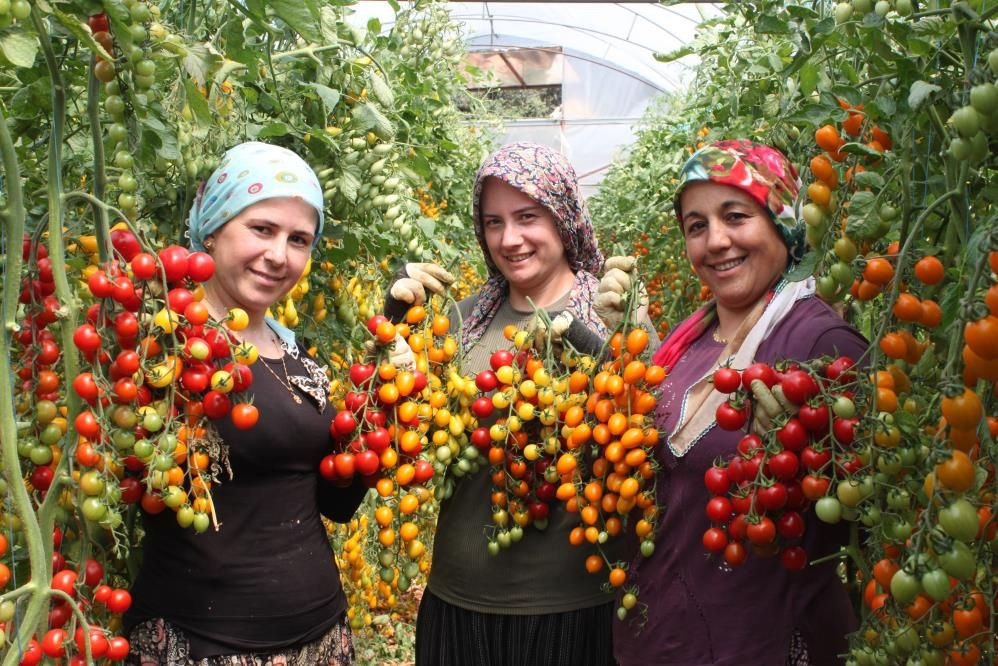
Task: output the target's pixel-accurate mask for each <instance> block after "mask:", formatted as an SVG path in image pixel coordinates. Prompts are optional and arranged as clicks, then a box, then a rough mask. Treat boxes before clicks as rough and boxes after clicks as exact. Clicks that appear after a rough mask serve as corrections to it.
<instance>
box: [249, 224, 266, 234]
mask: <svg viewBox="0 0 998 666" xmlns="http://www.w3.org/2000/svg"><path fill="white" fill-rule="evenodd" d="M250 229H252V230H253V231H255V232H257V233H258V234H264V235H270V233H271V230H270V227H269V226H268V225H266V224H254V225H253V226H252V227H250Z"/></svg>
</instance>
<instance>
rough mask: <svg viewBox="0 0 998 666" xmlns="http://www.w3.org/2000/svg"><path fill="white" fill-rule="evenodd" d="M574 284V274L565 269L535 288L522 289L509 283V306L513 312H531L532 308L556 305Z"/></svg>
mask: <svg viewBox="0 0 998 666" xmlns="http://www.w3.org/2000/svg"><path fill="white" fill-rule="evenodd" d="M574 284H575V273H573V272H572V271H571V270H568V269H567V267H566V270H565V272H564V273H561V274H559V275H558V276H556V277H554V278H552V279H550V280H548V281H547V282H544V283H542V284H539V285H537V286H531V287H523V286H516V285H514V284H512V283H510V285H509V304H510V305H511V306H513V309H514V310H523V311H526V310H531V309H533V308H534V307H537V308H546V307H548V306H549V305H552V304H554V303H557V302H558V300H560V299H561V297H562V296H564V295H565V292H566V291H568V290H569V289H571V288H572V285H574ZM528 299H529V300H528ZM531 303H533V305H531Z"/></svg>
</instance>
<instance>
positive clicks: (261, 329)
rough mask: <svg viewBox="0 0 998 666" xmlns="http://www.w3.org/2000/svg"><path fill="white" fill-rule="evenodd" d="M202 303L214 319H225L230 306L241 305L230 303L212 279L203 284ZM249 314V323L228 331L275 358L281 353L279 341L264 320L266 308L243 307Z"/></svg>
mask: <svg viewBox="0 0 998 666" xmlns="http://www.w3.org/2000/svg"><path fill="white" fill-rule="evenodd" d="M204 303H205V305H207V306H208V312H209V313H210V314H211V316H212V318H213V319H215V320H216V321H225V319H226V318H227V317H228V315H229V310H231V309H232V308H237V307H241V306H239V305H230V304H229V303H228V302H227V299H226V298H225V297H224V295H223V294H221V293H219V291H218V290H217V289H215V288H214V285H213V284H212V281H210V280H209V281H208V282H206V283H205V284H204ZM243 310H244V311H245V312H246V314H247V315H249V324H248V325H247V326H246V328H244V329H243V330H241V331H230V332H231V333H232V335H234V336H235V337H236V339H237V340H239V341H240V342H248V343H250V344H252V345H253V346H255V347H256V348H257V350H258V351H259V352H260V354H261V355H262V356H266V357H268V358H275V357H277V356H280V355H281V353H282V350H281V346H280V343H279V342H278V341H277V334H276V333H274V331H273V330H271V328H270V326H268V325H267V322H266V310H264V311H262V312H261V311H257V310H252V311H251V310H248V309H246V308H243Z"/></svg>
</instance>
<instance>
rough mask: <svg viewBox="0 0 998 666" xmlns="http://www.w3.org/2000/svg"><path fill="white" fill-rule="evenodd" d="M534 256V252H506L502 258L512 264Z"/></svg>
mask: <svg viewBox="0 0 998 666" xmlns="http://www.w3.org/2000/svg"><path fill="white" fill-rule="evenodd" d="M532 256H534V253H533V252H526V253H524V254H504V255H502V258H503V259H505V260H506V261H507V262H509V263H511V264H519V263H522V262H524V261H526V260H527V259H530V257H532Z"/></svg>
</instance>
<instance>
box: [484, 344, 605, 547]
mask: <svg viewBox="0 0 998 666" xmlns="http://www.w3.org/2000/svg"><path fill="white" fill-rule="evenodd" d="M504 334H505V336H506V337H507V339H509V340H511V341H512V342H513V345H514V346H513V349H512V350H510V349H499V350H496V351H495V352H493V353H492V355H491V356H490V357H489V368H488V369H486V370H482V371H481V372H479V373H478V374H477V375H476V376H475V386H476V387H477V390H478V391H480V392H481V393H480V395H479V397H477V398H476V399H475V400H474V402H472V404H471V410H472V413H473V414H474V415H475V417H476V418H478V419H482V420H483V421H484V420H492V423H491V425H490V426H488V427H486V426H484V425H481V426H479V427H478V428H476V429H475V430H474V431H473V432H472V434H471V441H472V443H473V444H474V445H475V446H476V447H478V449H479V450H480V451H481V452H482V453H483V454H484V455H485V457H486V458H487V459H488V462H489V465H490V471H491V482H492V493H491V497H490V500H491V502H492V523H493V524H492V526H490V528H489V529H488V532H489V533H490V538H489V542H488V550H489V552H490V553H491V554H493V555H498V554H499V552H500V550H501V549H503V548H508V547H510V545H511V544H513V543H516V542H518V541H520V540H521V539H522V538H523V535H524V532H523V530H524V529H525V528H526V527H528V526H530V525H533V526H534V527H535V528H536V529H539V530H543V529H545V528H546V527H547V522H548V516H549V515H550V512H551V504H552V502H554V500H555V494H556V490H557V483H558V481H559V479H561V478H562V477H564V476H565V475H570V474H571V472H572V471H573V470H574V469H575V468H576V466H577V464H578V452H577V451H576V450H577V449H578V448H579V446H580V445H581V444H582V441H578V442H576V441H575V440H574V439H571V437H570V436H568V437H566V435H565V429H566V428H568V429H574V428H576V427H577V426H578V425H579V424H580V423H581V422H582V416H583V411H582V406H581V405H582V404H583V403H584V401H585V398H586V391H587V389H588V387H589V376H588V375H586V374H585V373H584V372H582V371H579V370H577V371H575V372H574V373H572V374H571V375H568V374H567V373H564V374H563V373H562V372H558V370H555V371H554V372H555V373H556V374H553V373H552V371H551V370H549V367H552V366H551V365H550V364H549V366H547V367H546V366H545V363H544V361H543V360H542V359H541V358H540V357H539V356H538V355H536V354H534V353H533V352H532V350H531V346H532V339H531V336H530V335H529V334H528V333H527V331H521V330H517V329H516V328H515V327H513V326H510V327H507V329H506V330H505V331H504ZM579 364H581V365H582V366H583V367H586V368H593V367H595V362H594V361H593V359H592V358H590V357H582V358H581V359H579ZM573 365H574V363H573ZM569 432H570V431H569ZM570 439H571V441H569V440H570Z"/></svg>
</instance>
